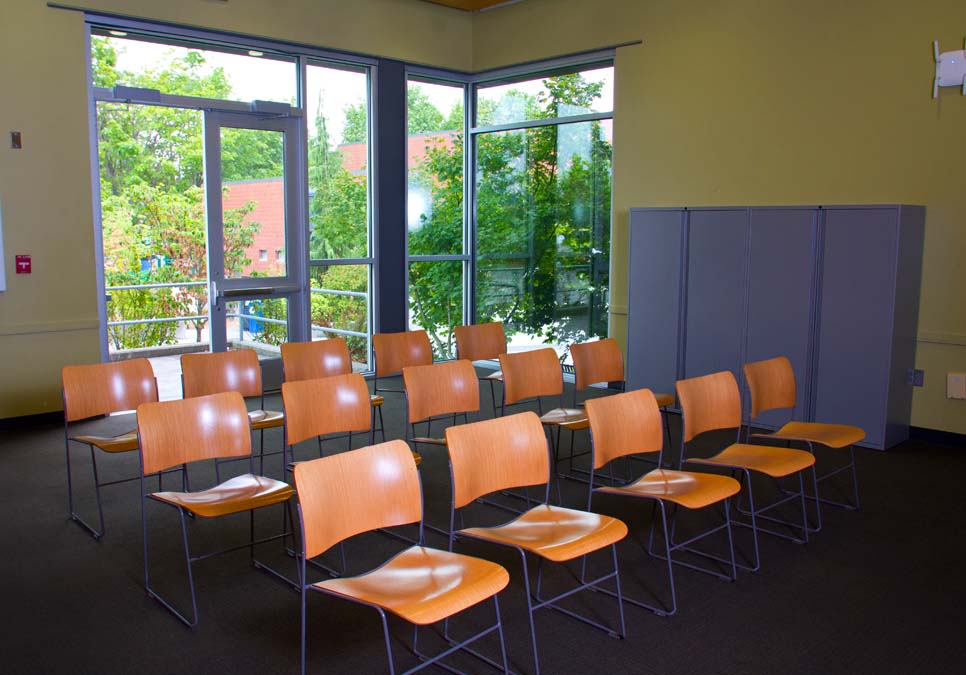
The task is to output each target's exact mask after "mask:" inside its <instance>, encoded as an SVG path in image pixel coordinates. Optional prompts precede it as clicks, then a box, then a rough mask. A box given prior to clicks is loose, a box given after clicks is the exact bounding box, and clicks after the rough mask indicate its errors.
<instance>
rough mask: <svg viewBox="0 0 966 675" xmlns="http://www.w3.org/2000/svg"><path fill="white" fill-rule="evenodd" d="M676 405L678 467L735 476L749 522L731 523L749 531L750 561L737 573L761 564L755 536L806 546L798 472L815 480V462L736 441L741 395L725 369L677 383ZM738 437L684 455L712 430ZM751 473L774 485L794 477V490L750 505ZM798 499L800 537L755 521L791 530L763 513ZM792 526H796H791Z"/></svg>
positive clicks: (809, 457)
mask: <svg viewBox="0 0 966 675" xmlns="http://www.w3.org/2000/svg"><path fill="white" fill-rule="evenodd" d="M677 393H678V401H680V403H681V411H682V413H683V415H684V432H683V433H682V435H681V458H680V460H679V463H678V468H680V467H681V465H682V464H683V463H684V462H691V463H693V464H701V465H704V466H720V467H723V468H726V469H730V470H731V472H732V474H735V473H738V472H740V475H741V478H742V480H743V481H744V485H745V488H746V491H747V494H748V502H749V509H748V510H747V511H745V512H744V513H745V514H746V515H747V516H748V517H749V518H750V520H751V522H750V524H749V523H745V522H742V521H740V520H735V521H734V523H735V524H736V525H739V526H742V527H749V528H751V531H752V541H753V543H754V559H753V563H752V565H751V566H746V565H743V564H742V565H739V566H740V567H742V568H743V569H748V570H750V571H757V570H758V569H759V567H760V566H761V564H760V563H761V561H760V558H759V554H758V532H759V531H762V532H767V533H769V534H772V535H775V536H778V537H782V538H784V539H789V540H791V541H794V542H796V543H800V544H804V543H807V542H808V530H809V528H808V517H807V515H806V513H805V486H804V480H803V477H802V474H803V473H804V471H805V470H806V469H808V468H811V469H812V481H813V483H814V482H815V458H814V457H813V456H812V455H811V454H810V453H808V452H805V451H803V450H792V449H790V448H776V447H771V446H765V445H749V444H747V443H741V442H740V441H741V395H740V394H739V392H738V383H737V382H736V381H735V376H734V375H732V374H731V372H730V371H722V372H720V373H714V374H712V375H704V376H702V377H694V378H691V379H687V380H678V382H677ZM735 428H737V430H738V432H737V433H738V435H737V437H736V439H735V443H732V444H731V445H728V446H727V447H726V448H725V449H724V450H722V451H721V452H719V453H718V454H716V455H714V456H712V457H705V458H699V457H691V458H688V457H686V454H685V453H686V450H687V444H688V442H689V441H691V440H692V439H694V438H695V437H696V436H698V435H700V434H703V433H705V432H707V431H714V430H716V429H735ZM752 472H754V473H756V474H761V475H764V476H769V477H771V478H773V479H775V480H776V481H777V480H778V479H781V478H784V477H786V476H792V475H796V474H797V475H798V492H794V493H791V494H788V495H787V496H785V497H783V498H781V499H778V500H776V501H774V502H772V503H771V504H769V505H768V506H763V507H761V508H757V507H756V506H755V497H754V491H753V489H752V484H751V476H752ZM793 499H800V500H801V509H802V525H801V531H802V535H801V537H795V536H791V535H789V534H786V533H784V532H778V531H776V530H772V529H767V528H765V527H763V526H762V525H760V524H759V523H758V520H767V521H771V522H775V523H779V524H781V525H786V526H788V527H792V523H790V522H788V521H785V520H782V519H779V518H774V517H772V516H768V515H765V514H766V512H767V511H770V510H771V509H774V508H776V507H778V506H780V505H782V504H784V503H786V502H788V501H790V500H793ZM795 527H797V526H795Z"/></svg>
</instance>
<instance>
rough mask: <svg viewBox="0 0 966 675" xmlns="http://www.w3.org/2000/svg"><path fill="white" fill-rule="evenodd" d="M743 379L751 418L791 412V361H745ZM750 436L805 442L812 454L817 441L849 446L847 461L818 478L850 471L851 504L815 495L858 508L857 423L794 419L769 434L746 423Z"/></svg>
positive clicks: (860, 433) (824, 501) (835, 446)
mask: <svg viewBox="0 0 966 675" xmlns="http://www.w3.org/2000/svg"><path fill="white" fill-rule="evenodd" d="M745 379H746V380H747V381H748V388H749V389H750V390H751V418H752V420H754V419H755V418H757V417H758V416H759V415H761V414H762V413H763V412H765V411H767V410H776V409H784V408H791V410H792V415H793V416H794V410H795V406H796V401H797V398H798V394H797V391H796V387H795V371H794V370H793V369H792V364H791V363H790V362H789V360H788V359H787V358H786V357H784V356H779V357H776V358H773V359H767V360H765V361H756V362H755V363H746V364H745ZM752 438H760V439H774V440H776V441H785V442H786V443H790V442H792V441H795V442H799V443H804V444H805V445H806V446H807V447H808V451H809V452H811V453H812V454H813V455H814V454H815V446H816V445H824V446H827V447H829V448H833V449H835V450H841V449H843V448H848V449H849V463H848V464H846V465H845V466H843V467H840V468H838V469H834V470H832V471H829V472H828V473H826V474H824V475H822V476H819V477H818V482H819V483H821V482H822V481H824V480H826V479H828V478H831V477H832V476H834V475H836V474H839V473H841V472H843V471H851V473H852V495H853V497H852V499H853V502H852V503H851V504H849V503H847V502H838V501H833V500H831V499H824V498H822V497H819V495H818V494H817V493H816V495H815V498H816V499H817V500H818V501H819V502H820V503H822V504H831V505H833V506H839V507H842V508H846V509H851V510H856V509H858V508H859V480H858V477H857V476H856V473H855V444H856V443H858V442H859V441H861V440H862V439H863V438H865V431H864V430H863V429H861V428H859V427H855V426H850V425H846V424H826V423H823V422H795V421H790V422H788V423H786V424H784V425H783V426H782V427H781V428H780V429H778V430H777V431H774V432H772V433H770V434H761V433H759V434H752V433H751V425H750V424H749V426H748V440H750V439H752ZM817 525H818V527H817V528H816V529H820V528H821V526H822V521H821V511H820V510H819V519H818V523H817Z"/></svg>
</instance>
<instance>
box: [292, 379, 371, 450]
mask: <svg viewBox="0 0 966 675" xmlns="http://www.w3.org/2000/svg"><path fill="white" fill-rule="evenodd" d="M282 405H283V406H284V410H285V440H286V442H287V443H288V444H289V445H295V444H296V443H301V442H302V441H304V440H305V439H306V438H312V437H314V436H325V435H326V434H336V433H346V432H349V431H369V427H370V419H371V416H370V410H371V406H370V405H369V387H368V386H367V385H366V380H365V378H363V377H362V375H359V374H358V373H351V374H349V375H335V376H332V377H323V378H319V379H315V380H299V381H297V382H284V383H282Z"/></svg>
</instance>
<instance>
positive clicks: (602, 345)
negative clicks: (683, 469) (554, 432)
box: [570, 338, 674, 470]
mask: <svg viewBox="0 0 966 675" xmlns="http://www.w3.org/2000/svg"><path fill="white" fill-rule="evenodd" d="M570 356H571V358H572V359H573V361H574V407H576V406H577V405H578V403H577V392H579V391H583V390H585V389H587V388H588V387H590V386H592V385H595V384H600V383H602V382H606V383H618V387H619V389H620V390H621V391H624V390H625V389H626V382H625V380H624V356H623V354H621V348H620V345H619V344H617V340H615V339H614V338H604V339H602V340H594V341H593V342H582V343H578V344H573V345H570ZM654 398H655V399H656V400H657V405H658V407H659V408H660V409H661V413H662V415H661V416H662V417H663V418H664V432H665V434H666V436H667V445H668V449H670V448H671V424H670V422H669V420H668V416H667V408H668V406H672V405H674V395H673V394H658V393H655V394H654ZM581 405H582V404H581ZM572 460H573V458H572V457H571V470H573V464H572Z"/></svg>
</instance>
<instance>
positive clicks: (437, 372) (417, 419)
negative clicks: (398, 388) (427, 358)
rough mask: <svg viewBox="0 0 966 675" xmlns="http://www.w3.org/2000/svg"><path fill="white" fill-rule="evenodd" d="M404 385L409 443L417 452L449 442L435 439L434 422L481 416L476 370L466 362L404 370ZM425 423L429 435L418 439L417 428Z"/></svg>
mask: <svg viewBox="0 0 966 675" xmlns="http://www.w3.org/2000/svg"><path fill="white" fill-rule="evenodd" d="M402 373H403V384H404V386H405V389H406V420H407V423H408V425H409V430H410V434H409V435H408V437H407V440H408V441H409V442H410V443H412V444H413V449H414V450H416V449H417V448H418V446H419V445H421V444H429V445H446V439H445V438H441V437H438V436H436V437H434V436H433V422H434V421H436V422H440V421H442V420H441V418H443V417H450V416H452V420H453V423H454V424H455V423H456V419H457V416H459V415H462V416H463V422H464V423H465V422H468V421H469V419H468V414H469V413H471V412H473V413H476V416H477V419H478V418H479V415H480V389H479V386H478V385H477V378H476V370H475V369H474V368H473V364H472V363H471V362H470V361H467V360H461V361H446V362H444V363H434V364H433V365H430V366H410V367H408V368H403V371H402ZM422 423H425V424H426V435H425V436H417V434H416V425H417V424H422Z"/></svg>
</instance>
